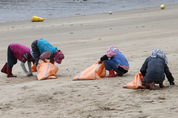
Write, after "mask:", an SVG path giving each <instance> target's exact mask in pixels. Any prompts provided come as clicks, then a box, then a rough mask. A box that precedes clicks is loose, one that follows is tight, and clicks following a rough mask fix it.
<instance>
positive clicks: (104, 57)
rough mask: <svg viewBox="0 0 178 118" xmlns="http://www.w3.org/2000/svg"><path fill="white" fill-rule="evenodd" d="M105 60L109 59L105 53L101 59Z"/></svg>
mask: <svg viewBox="0 0 178 118" xmlns="http://www.w3.org/2000/svg"><path fill="white" fill-rule="evenodd" d="M104 60H108V57H107V55H103V56H102V57H101V58H100V61H104Z"/></svg>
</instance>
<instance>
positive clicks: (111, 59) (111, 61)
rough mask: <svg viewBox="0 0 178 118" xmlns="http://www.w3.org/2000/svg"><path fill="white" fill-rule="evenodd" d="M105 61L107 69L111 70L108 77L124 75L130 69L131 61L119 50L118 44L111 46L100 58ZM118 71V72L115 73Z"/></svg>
mask: <svg viewBox="0 0 178 118" xmlns="http://www.w3.org/2000/svg"><path fill="white" fill-rule="evenodd" d="M100 61H104V64H105V68H106V70H108V71H109V75H108V76H107V77H115V76H123V74H125V73H127V72H128V70H129V63H128V61H127V59H126V57H125V56H124V55H123V54H122V53H121V52H120V51H119V49H118V48H117V47H116V46H111V47H109V49H108V50H107V54H106V55H103V56H102V57H101V58H100ZM114 71H115V72H117V74H115V73H114Z"/></svg>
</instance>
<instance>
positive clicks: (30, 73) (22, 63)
mask: <svg viewBox="0 0 178 118" xmlns="http://www.w3.org/2000/svg"><path fill="white" fill-rule="evenodd" d="M20 65H21V67H22V69H23V71H24V72H25V73H26V74H27V76H31V75H32V70H31V69H30V68H29V72H28V71H27V69H26V67H25V63H24V62H23V61H21V63H20ZM30 65H31V64H30ZM30 67H31V66H30Z"/></svg>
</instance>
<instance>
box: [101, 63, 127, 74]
mask: <svg viewBox="0 0 178 118" xmlns="http://www.w3.org/2000/svg"><path fill="white" fill-rule="evenodd" d="M104 65H105V68H106V70H114V71H116V72H117V73H119V74H125V73H127V71H126V70H121V69H120V70H119V69H118V68H117V63H115V62H114V61H113V60H104ZM120 68H121V67H120Z"/></svg>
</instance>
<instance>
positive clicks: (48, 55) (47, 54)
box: [40, 51, 51, 62]
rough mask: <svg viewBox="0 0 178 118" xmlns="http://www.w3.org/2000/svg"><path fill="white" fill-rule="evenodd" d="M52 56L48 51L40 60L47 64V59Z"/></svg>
mask: <svg viewBox="0 0 178 118" xmlns="http://www.w3.org/2000/svg"><path fill="white" fill-rule="evenodd" d="M50 56H51V53H50V52H49V51H47V52H44V53H42V54H41V55H40V59H41V60H43V61H44V62H45V59H47V58H49V57H50Z"/></svg>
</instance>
